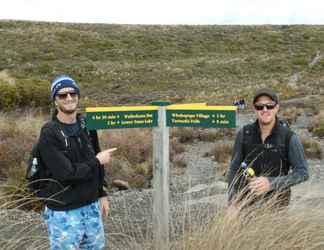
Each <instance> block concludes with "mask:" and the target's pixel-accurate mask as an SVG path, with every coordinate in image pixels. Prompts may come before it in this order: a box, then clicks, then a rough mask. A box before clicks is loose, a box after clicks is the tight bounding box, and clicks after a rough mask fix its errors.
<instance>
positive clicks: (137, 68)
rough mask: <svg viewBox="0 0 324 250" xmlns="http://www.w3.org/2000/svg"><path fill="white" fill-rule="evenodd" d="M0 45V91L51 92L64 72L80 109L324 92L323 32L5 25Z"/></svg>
mask: <svg viewBox="0 0 324 250" xmlns="http://www.w3.org/2000/svg"><path fill="white" fill-rule="evenodd" d="M0 37H1V39H0V48H1V53H0V87H1V85H2V88H5V87H8V86H14V85H15V84H16V83H19V84H18V85H19V86H22V87H21V88H23V89H24V90H20V92H21V93H23V94H24V95H27V94H26V89H28V88H29V87H28V84H31V83H33V84H34V85H31V86H32V88H33V89H35V88H37V86H38V85H39V86H42V89H43V91H42V92H41V93H43V94H44V93H47V89H48V88H49V81H50V80H51V79H52V78H53V77H54V76H55V75H57V74H60V73H67V74H70V75H71V76H73V77H74V78H75V79H76V80H77V81H78V82H79V83H80V85H81V86H82V96H83V97H86V98H85V102H87V103H90V104H101V105H110V104H127V103H129V104H142V103H146V102H149V101H152V100H171V101H175V102H185V101H186V102H194V101H195V102H196V101H210V102H212V103H218V104H220V103H231V102H232V101H233V99H234V98H235V96H237V97H241V96H243V97H246V98H249V97H251V94H252V93H253V91H254V90H255V89H256V88H259V87H261V86H269V87H273V88H275V89H277V90H278V91H279V92H280V93H281V96H282V97H283V98H284V99H287V98H291V97H299V96H305V95H311V94H324V58H323V55H324V26H303V25H301V26H287V25H282V26H214V25H213V26H143V25H108V24H107V25H104V24H62V23H40V22H18V21H2V22H0ZM35 83H36V84H35ZM4 85H8V86H4ZM44 89H45V90H46V91H44ZM6 91H8V93H11V92H10V91H11V90H6ZM23 94H19V95H23ZM19 98H20V97H19ZM19 98H18V97H17V98H16V99H17V100H18V99H19ZM33 98H34V99H35V98H37V97H35V96H34V97H31V99H32V100H34V99H33ZM21 99H22V98H20V99H19V100H20V101H19V102H18V101H17V102H18V104H19V105H28V104H26V103H24V102H21ZM10 101H12V100H9V102H10ZM34 103H36V104H37V101H36V102H35V101H34ZM40 104H42V102H40ZM4 105H5V104H2V106H4ZM0 108H1V105H0Z"/></svg>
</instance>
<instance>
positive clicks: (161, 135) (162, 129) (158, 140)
mask: <svg viewBox="0 0 324 250" xmlns="http://www.w3.org/2000/svg"><path fill="white" fill-rule="evenodd" d="M158 112H159V114H158V124H159V125H158V127H156V128H154V129H153V163H154V166H153V167H154V171H153V237H154V249H155V250H169V248H170V244H169V128H168V127H166V110H165V106H164V107H163V106H161V107H160V109H159V111H158Z"/></svg>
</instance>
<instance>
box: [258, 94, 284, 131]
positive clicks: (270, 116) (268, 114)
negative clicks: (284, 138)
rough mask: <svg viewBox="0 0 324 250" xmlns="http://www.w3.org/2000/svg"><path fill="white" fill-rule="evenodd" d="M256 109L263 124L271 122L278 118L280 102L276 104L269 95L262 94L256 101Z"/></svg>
mask: <svg viewBox="0 0 324 250" xmlns="http://www.w3.org/2000/svg"><path fill="white" fill-rule="evenodd" d="M253 108H254V111H255V113H256V116H257V118H258V120H259V122H260V123H261V124H263V125H268V124H271V123H272V122H273V121H274V120H275V119H276V114H277V113H278V111H279V104H276V103H275V102H274V101H273V100H272V99H271V98H270V97H268V96H260V97H259V98H258V99H257V100H256V102H255V103H254V106H253Z"/></svg>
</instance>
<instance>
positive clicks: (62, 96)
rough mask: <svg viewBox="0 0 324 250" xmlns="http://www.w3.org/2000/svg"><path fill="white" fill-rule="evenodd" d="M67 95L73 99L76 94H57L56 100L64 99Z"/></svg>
mask: <svg viewBox="0 0 324 250" xmlns="http://www.w3.org/2000/svg"><path fill="white" fill-rule="evenodd" d="M68 95H70V96H71V97H72V98H75V97H76V95H77V94H76V93H75V92H67V93H62V94H60V93H58V94H57V96H58V98H60V99H66V98H67V97H68Z"/></svg>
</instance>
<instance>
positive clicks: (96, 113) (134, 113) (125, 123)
mask: <svg viewBox="0 0 324 250" xmlns="http://www.w3.org/2000/svg"><path fill="white" fill-rule="evenodd" d="M158 109H159V107H156V106H141V107H127V106H125V107H101V108H86V115H87V118H86V121H87V128H88V129H93V130H96V129H114V128H149V127H156V126H157V124H158V112H157V110H158Z"/></svg>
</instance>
